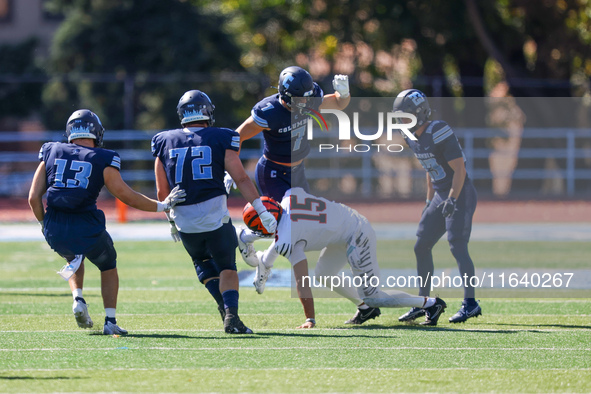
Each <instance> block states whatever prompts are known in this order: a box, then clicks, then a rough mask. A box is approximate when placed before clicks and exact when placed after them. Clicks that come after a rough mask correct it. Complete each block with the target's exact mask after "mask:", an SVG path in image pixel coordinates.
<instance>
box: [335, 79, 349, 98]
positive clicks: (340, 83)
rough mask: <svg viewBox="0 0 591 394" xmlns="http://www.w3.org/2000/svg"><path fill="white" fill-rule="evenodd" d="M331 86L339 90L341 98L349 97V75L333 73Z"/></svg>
mask: <svg viewBox="0 0 591 394" xmlns="http://www.w3.org/2000/svg"><path fill="white" fill-rule="evenodd" d="M332 87H333V88H334V90H335V91H337V92H339V94H340V95H341V97H342V98H347V97H349V77H348V76H347V75H343V74H337V75H335V76H334V79H333V80H332Z"/></svg>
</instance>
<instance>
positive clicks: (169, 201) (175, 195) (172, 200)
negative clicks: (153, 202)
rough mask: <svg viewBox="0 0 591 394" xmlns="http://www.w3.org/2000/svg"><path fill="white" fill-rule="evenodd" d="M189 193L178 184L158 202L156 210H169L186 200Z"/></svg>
mask: <svg viewBox="0 0 591 394" xmlns="http://www.w3.org/2000/svg"><path fill="white" fill-rule="evenodd" d="M186 196H187V193H186V192H185V190H184V189H181V188H180V186H179V185H176V186H175V187H174V189H172V191H171V192H170V194H169V195H168V196H167V197H166V198H165V199H164V201H162V202H158V209H157V211H156V212H162V211H169V210H170V208H172V207H174V206H175V205H177V204H180V203H182V202H184V201H185V197H186Z"/></svg>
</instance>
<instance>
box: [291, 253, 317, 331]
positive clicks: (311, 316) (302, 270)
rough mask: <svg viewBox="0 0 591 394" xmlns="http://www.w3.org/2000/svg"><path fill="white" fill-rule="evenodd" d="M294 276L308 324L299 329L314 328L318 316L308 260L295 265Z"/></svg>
mask: <svg viewBox="0 0 591 394" xmlns="http://www.w3.org/2000/svg"><path fill="white" fill-rule="evenodd" d="M293 274H294V277H295V280H296V288H297V291H298V297H299V298H300V302H301V303H302V306H303V307H304V314H305V315H306V322H305V323H304V324H302V325H301V326H299V327H298V328H313V327H314V326H315V325H316V320H315V318H316V314H315V312H314V297H313V296H312V289H311V287H310V285H311V283H310V281H311V280H312V278H311V277H310V274H309V272H308V260H307V259H304V260H302V261H300V262H299V263H297V264H296V265H294V266H293Z"/></svg>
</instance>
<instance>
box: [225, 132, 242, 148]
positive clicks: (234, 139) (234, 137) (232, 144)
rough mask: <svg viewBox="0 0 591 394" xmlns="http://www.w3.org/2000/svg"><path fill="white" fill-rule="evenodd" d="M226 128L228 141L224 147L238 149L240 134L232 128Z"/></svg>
mask: <svg viewBox="0 0 591 394" xmlns="http://www.w3.org/2000/svg"><path fill="white" fill-rule="evenodd" d="M227 130H228V141H227V146H226V149H230V150H233V151H235V152H238V151H239V150H240V134H238V133H237V132H235V131H234V130H230V129H227Z"/></svg>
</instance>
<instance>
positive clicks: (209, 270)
mask: <svg viewBox="0 0 591 394" xmlns="http://www.w3.org/2000/svg"><path fill="white" fill-rule="evenodd" d="M193 265H194V266H195V272H196V273H197V278H199V282H201V283H203V282H205V281H206V280H207V279H209V278H215V277H218V276H220V273H219V271H218V267H217V265H216V264H215V261H213V259H209V260H205V261H193Z"/></svg>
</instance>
